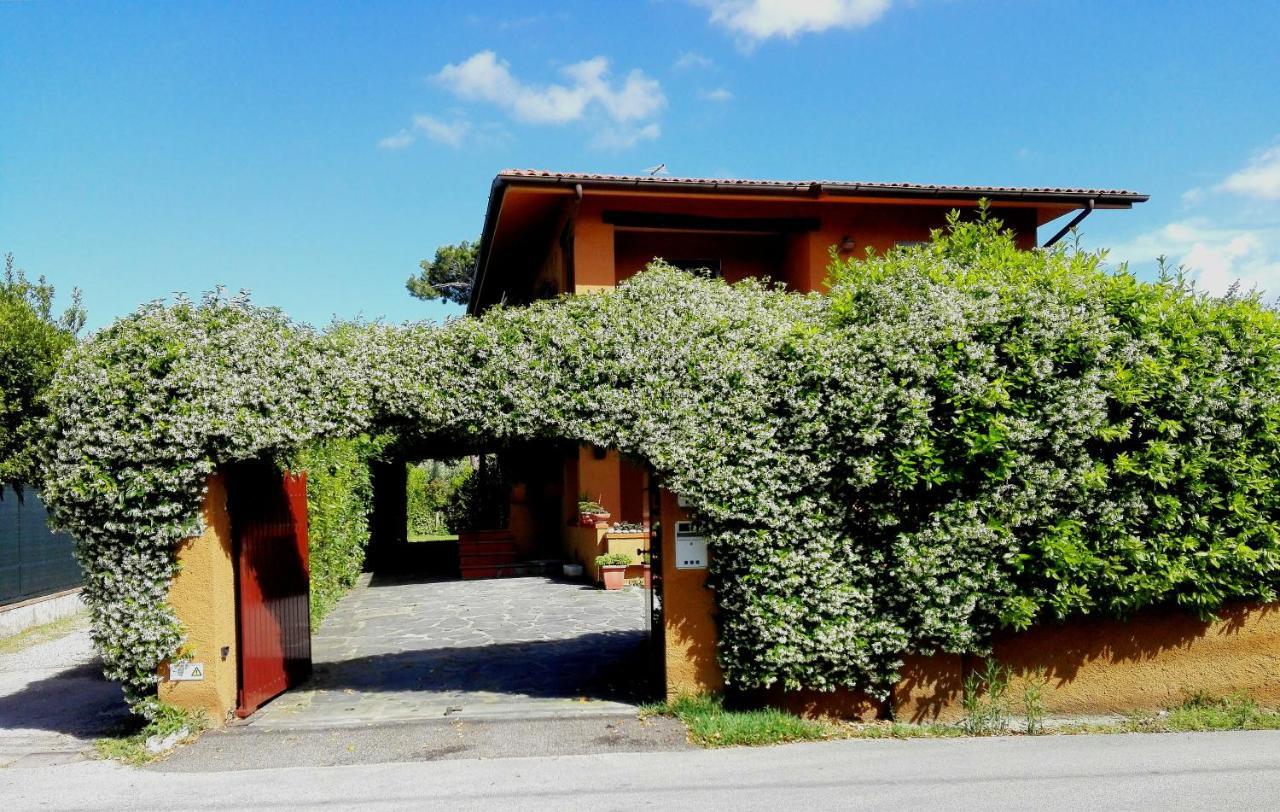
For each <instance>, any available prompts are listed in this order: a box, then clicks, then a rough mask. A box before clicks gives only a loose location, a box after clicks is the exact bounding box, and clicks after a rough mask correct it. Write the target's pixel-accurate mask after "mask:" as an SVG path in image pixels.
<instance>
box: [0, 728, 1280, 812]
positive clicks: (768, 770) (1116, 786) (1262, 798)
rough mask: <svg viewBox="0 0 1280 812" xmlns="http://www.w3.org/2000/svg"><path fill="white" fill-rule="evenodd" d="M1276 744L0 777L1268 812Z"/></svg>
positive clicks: (37, 786)
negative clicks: (1255, 811)
mask: <svg viewBox="0 0 1280 812" xmlns="http://www.w3.org/2000/svg"><path fill="white" fill-rule="evenodd" d="M1277 797H1280V733H1277V732H1269V731H1267V732H1240V733H1198V734H1132V735H1110V736H1044V737H1036V738H1026V737H1023V738H997V739H968V740H964V739H960V740H933V741H929V740H917V741H841V742H825V743H819V744H796V745H789V746H783V747H772V748H758V749H730V750H709V751H708V750H702V751H686V752H673V753H609V754H598V755H582V756H557V757H535V758H507V759H492V760H485V759H474V760H458V761H432V762H402V763H396V764H363V765H352V766H345V767H323V768H280V769H259V770H245V771H236V772H206V773H174V772H155V771H148V770H134V769H129V768H126V767H122V766H119V765H117V764H112V763H106V762H92V761H90V762H79V763H75V764H61V765H56V766H47V767H39V768H19V767H11V768H8V769H4V770H0V799H3V803H2V804H0V805H2V806H3V807H4V809H6V810H19V809H23V810H25V809H146V810H148V812H151V811H152V810H155V809H156V808H159V807H166V808H175V809H183V810H199V809H249V808H253V809H295V808H317V809H318V808H323V809H348V808H351V809H355V808H362V809H405V808H419V809H421V808H439V809H449V810H455V809H461V810H467V809H510V808H519V809H520V810H521V812H528V811H529V810H541V809H634V808H661V809H663V810H673V809H676V810H679V809H699V810H708V809H726V808H727V809H733V810H735V812H740V811H741V810H752V809H770V810H776V809H783V810H816V809H826V808H842V807H843V808H848V807H858V808H866V807H894V808H903V807H907V808H924V807H931V808H935V809H944V808H945V809H955V808H961V809H965V808H972V809H976V808H982V809H1009V808H1020V809H1026V808H1032V807H1034V808H1037V809H1039V808H1059V809H1093V810H1096V809H1102V808H1116V807H1118V808H1124V809H1135V808H1146V809H1149V808H1168V807H1174V808H1179V809H1186V808H1217V809H1221V808H1230V809H1262V808H1274V807H1275V805H1276V798H1277Z"/></svg>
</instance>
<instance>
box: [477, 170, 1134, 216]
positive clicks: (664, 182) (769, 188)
mask: <svg viewBox="0 0 1280 812" xmlns="http://www.w3.org/2000/svg"><path fill="white" fill-rule="evenodd" d="M522 181H523V182H529V183H549V184H555V185H568V186H573V185H575V184H580V185H582V186H583V187H584V188H587V187H593V188H611V189H619V188H631V189H641V190H648V189H652V190H655V191H656V190H659V189H662V188H680V189H683V190H687V191H701V192H706V193H711V194H714V193H716V192H734V191H738V192H747V193H750V192H762V193H768V192H773V193H784V194H797V193H801V194H806V193H807V194H812V195H819V194H823V193H827V194H837V195H854V196H867V197H903V198H926V197H938V198H947V199H956V198H964V199H970V198H972V199H977V198H980V197H986V198H990V199H992V200H1025V201H1043V202H1046V203H1048V202H1055V203H1070V202H1079V203H1083V202H1085V201H1087V200H1092V201H1093V202H1094V204H1095V205H1098V206H1119V207H1126V208H1127V207H1128V206H1131V205H1132V204H1134V203H1142V202H1145V201H1146V200H1147V197H1148V196H1147V195H1145V194H1142V193H1141V192H1134V191H1130V190H1127V189H1091V188H1084V187H1056V186H973V185H947V184H927V183H881V182H874V181H871V182H868V181H847V180H754V179H748V178H679V177H672V176H667V175H608V174H600V173H595V172H554V171H550V170H545V169H504V170H502V171H501V172H499V173H498V177H497V178H496V179H495V183H503V182H510V183H520V182H522Z"/></svg>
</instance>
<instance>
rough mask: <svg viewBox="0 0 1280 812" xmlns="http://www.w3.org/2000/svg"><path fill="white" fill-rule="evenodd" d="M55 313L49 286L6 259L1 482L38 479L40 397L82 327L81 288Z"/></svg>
mask: <svg viewBox="0 0 1280 812" xmlns="http://www.w3.org/2000/svg"><path fill="white" fill-rule="evenodd" d="M71 297H72V300H71V306H70V307H68V308H67V309H66V311H64V312H63V313H62V314H61V315H60V316H56V317H55V316H54V314H53V286H52V285H50V284H49V283H48V282H46V281H45V278H44V277H43V276H42V277H40V278H39V279H38V280H36V281H35V282H31V281H29V280H28V279H27V277H26V274H25V273H23V271H22V270H21V269H15V268H14V266H13V254H8V255H6V256H5V259H4V279H3V280H2V281H0V485H5V484H7V485H16V484H18V483H20V482H34V481H36V480H37V478H38V477H37V468H36V450H35V449H36V445H37V440H38V434H39V426H40V420H41V418H43V417H44V416H45V413H46V409H45V406H44V403H43V402H42V400H41V398H40V396H41V394H42V393H43V392H44V390H45V387H47V386H48V385H49V381H51V380H52V379H53V373H54V371H55V369H56V368H57V365H58V360H59V359H60V358H61V357H62V354H63V353H64V352H65V351H66V350H67V348H68V347H70V346H71V345H72V344H74V343H75V336H76V333H77V332H79V330H80V328H81V327H82V326H83V325H84V308H83V307H82V306H81V304H80V291H78V290H76V291H73V292H72V294H71Z"/></svg>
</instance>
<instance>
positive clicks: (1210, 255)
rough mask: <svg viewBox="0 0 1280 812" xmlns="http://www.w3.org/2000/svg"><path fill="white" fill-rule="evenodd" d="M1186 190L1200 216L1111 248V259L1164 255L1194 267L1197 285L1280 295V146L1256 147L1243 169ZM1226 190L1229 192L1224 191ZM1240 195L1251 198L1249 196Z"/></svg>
mask: <svg viewBox="0 0 1280 812" xmlns="http://www.w3.org/2000/svg"><path fill="white" fill-rule="evenodd" d="M1209 188H1210V189H1211V190H1212V191H1214V192H1218V193H1220V194H1217V195H1210V194H1208V192H1207V191H1206V187H1203V186H1196V187H1193V188H1191V189H1188V190H1187V191H1185V192H1183V194H1182V204H1183V206H1184V207H1194V208H1195V210H1196V211H1197V212H1202V214H1200V215H1199V216H1196V217H1188V218H1184V219H1181V220H1177V221H1174V222H1171V223H1168V224H1166V225H1164V226H1161V227H1160V228H1157V229H1155V230H1154V231H1149V232H1147V233H1145V234H1140V235H1138V236H1137V237H1135V238H1134V239H1132V240H1130V241H1129V242H1127V243H1124V244H1122V245H1119V246H1117V247H1115V248H1113V249H1112V251H1111V259H1112V260H1116V261H1125V262H1132V263H1134V264H1135V265H1136V264H1140V263H1142V264H1145V263H1150V262H1152V261H1153V260H1154V259H1155V258H1156V257H1158V256H1165V257H1167V258H1168V259H1169V261H1170V262H1171V263H1172V264H1173V265H1182V266H1184V267H1186V268H1187V269H1188V271H1190V273H1191V275H1192V278H1193V279H1194V280H1195V282H1196V286H1197V287H1199V288H1200V289H1201V290H1204V291H1207V292H1209V293H1213V294H1222V293H1225V292H1226V291H1227V290H1229V289H1230V288H1231V286H1232V285H1233V284H1236V283H1238V284H1239V286H1240V287H1241V288H1243V289H1244V290H1250V289H1253V288H1257V289H1258V290H1261V291H1263V292H1264V293H1265V294H1266V296H1267V298H1269V299H1273V298H1275V297H1277V296H1280V205H1276V204H1277V203H1278V202H1280V146H1274V147H1270V148H1268V149H1265V150H1263V151H1261V152H1259V153H1257V154H1256V155H1255V156H1254V157H1253V159H1252V160H1251V161H1250V162H1249V163H1248V165H1246V166H1245V167H1244V168H1243V169H1241V170H1239V171H1237V172H1233V173H1231V174H1229V175H1228V176H1227V177H1226V178H1225V179H1223V180H1222V182H1220V183H1218V184H1216V185H1213V186H1211V187H1209ZM1221 193H1226V194H1221ZM1238 197H1245V198H1250V200H1248V201H1247V202H1242V201H1240V200H1238V199H1237V198H1238Z"/></svg>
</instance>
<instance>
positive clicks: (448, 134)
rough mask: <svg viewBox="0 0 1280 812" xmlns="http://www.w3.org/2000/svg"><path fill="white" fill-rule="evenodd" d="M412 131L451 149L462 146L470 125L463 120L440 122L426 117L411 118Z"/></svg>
mask: <svg viewBox="0 0 1280 812" xmlns="http://www.w3.org/2000/svg"><path fill="white" fill-rule="evenodd" d="M413 129H415V130H417V131H418V132H420V133H422V134H424V135H425V136H427V138H430V139H431V140H432V141H439V142H440V143H441V144H448V145H449V146H451V147H460V146H462V139H463V138H465V137H466V136H467V133H468V132H470V131H471V125H470V124H469V123H467V122H466V121H465V120H464V119H454V120H453V121H441V120H440V119H438V118H433V117H432V116H428V115H417V116H414V117H413Z"/></svg>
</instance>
